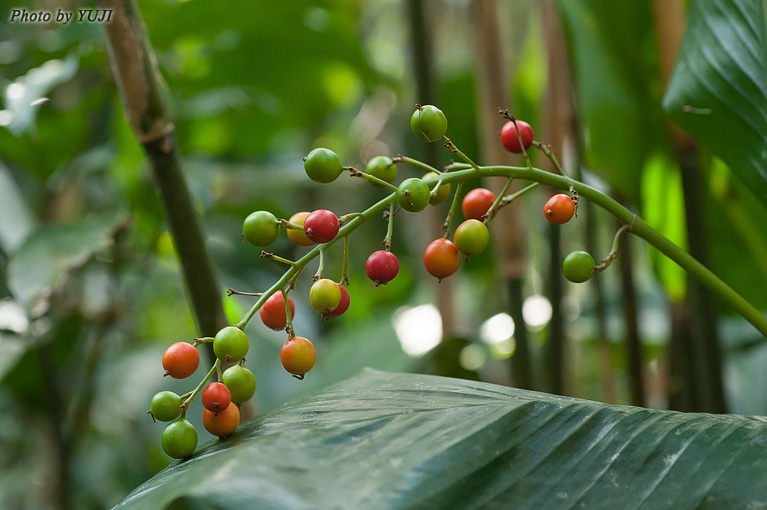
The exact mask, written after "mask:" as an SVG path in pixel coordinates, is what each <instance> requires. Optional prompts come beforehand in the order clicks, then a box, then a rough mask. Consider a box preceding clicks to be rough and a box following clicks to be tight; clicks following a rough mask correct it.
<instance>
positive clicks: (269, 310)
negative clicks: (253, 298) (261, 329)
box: [261, 292, 296, 330]
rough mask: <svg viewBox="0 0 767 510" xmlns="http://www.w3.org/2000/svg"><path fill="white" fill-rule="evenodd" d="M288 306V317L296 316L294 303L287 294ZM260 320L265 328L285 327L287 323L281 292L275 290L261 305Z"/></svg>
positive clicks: (277, 328) (276, 328)
mask: <svg viewBox="0 0 767 510" xmlns="http://www.w3.org/2000/svg"><path fill="white" fill-rule="evenodd" d="M288 306H289V307H290V317H291V319H292V318H293V317H295V316H296V305H295V303H293V298H291V297H290V296H288ZM261 322H263V323H264V325H265V326H266V327H267V328H272V329H274V330H280V329H285V326H287V325H288V318H287V316H286V314H285V300H284V299H283V297H282V292H275V293H274V294H272V295H271V296H269V299H267V300H266V302H265V303H264V305H263V306H262V307H261Z"/></svg>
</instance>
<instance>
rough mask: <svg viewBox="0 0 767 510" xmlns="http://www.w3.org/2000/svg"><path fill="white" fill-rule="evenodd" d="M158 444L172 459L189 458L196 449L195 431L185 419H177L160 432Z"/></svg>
mask: <svg viewBox="0 0 767 510" xmlns="http://www.w3.org/2000/svg"><path fill="white" fill-rule="evenodd" d="M160 444H162V449H163V451H165V453H167V454H168V455H170V456H171V457H173V458H174V459H182V458H184V457H189V456H190V455H192V454H193V453H194V451H195V449H197V429H195V428H194V425H192V424H191V423H189V421H188V420H187V419H186V418H179V419H177V420H175V421H172V422H170V423H169V424H168V426H167V427H165V430H163V431H162V436H161V437H160Z"/></svg>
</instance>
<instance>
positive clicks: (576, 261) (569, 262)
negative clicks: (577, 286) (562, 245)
mask: <svg viewBox="0 0 767 510" xmlns="http://www.w3.org/2000/svg"><path fill="white" fill-rule="evenodd" d="M562 273H563V274H564V275H565V278H567V279H568V280H570V281H571V282H573V283H583V282H585V281H588V280H589V279H590V278H591V276H592V275H593V274H594V257H592V256H591V255H589V254H588V253H586V252H585V251H574V252H572V253H571V254H570V255H568V256H567V257H565V260H564V261H563V262H562Z"/></svg>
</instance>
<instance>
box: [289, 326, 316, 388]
mask: <svg viewBox="0 0 767 510" xmlns="http://www.w3.org/2000/svg"><path fill="white" fill-rule="evenodd" d="M316 360H317V350H316V349H315V348H314V344H312V343H311V342H310V341H309V340H307V339H306V338H304V337H302V336H294V337H293V338H288V340H287V342H285V344H284V345H283V346H282V350H280V361H282V366H283V367H284V368H285V370H287V371H288V372H290V373H291V374H293V375H295V376H298V377H299V378H301V379H303V376H304V374H305V373H307V372H308V371H309V370H311V369H312V367H313V366H314V362H315V361H316Z"/></svg>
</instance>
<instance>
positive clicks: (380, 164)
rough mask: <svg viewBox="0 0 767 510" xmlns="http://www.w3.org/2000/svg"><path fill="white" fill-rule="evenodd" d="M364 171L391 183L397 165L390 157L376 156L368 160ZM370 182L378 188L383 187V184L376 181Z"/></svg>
mask: <svg viewBox="0 0 767 510" xmlns="http://www.w3.org/2000/svg"><path fill="white" fill-rule="evenodd" d="M365 173H366V174H368V175H372V176H373V177H378V178H379V179H381V180H382V181H386V182H388V183H389V184H391V183H392V182H394V179H396V178H397V166H396V165H395V164H394V162H393V161H392V160H391V158H389V157H387V156H376V157H374V158H373V159H371V160H370V161H368V164H367V166H366V167H365ZM371 184H372V185H373V186H376V187H378V188H381V187H383V185H381V184H378V183H377V182H372V181H371Z"/></svg>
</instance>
